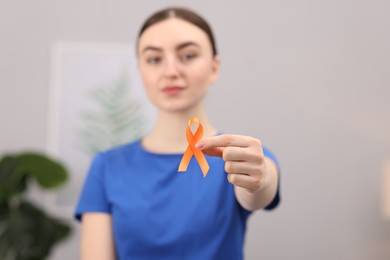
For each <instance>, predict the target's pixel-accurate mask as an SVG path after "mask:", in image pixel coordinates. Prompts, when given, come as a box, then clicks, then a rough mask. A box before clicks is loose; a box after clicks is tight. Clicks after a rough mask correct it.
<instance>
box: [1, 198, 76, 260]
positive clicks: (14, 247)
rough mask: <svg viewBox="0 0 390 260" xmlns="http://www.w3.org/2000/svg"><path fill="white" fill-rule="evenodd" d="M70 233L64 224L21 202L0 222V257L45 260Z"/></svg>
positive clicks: (33, 206) (29, 204)
mask: <svg viewBox="0 0 390 260" xmlns="http://www.w3.org/2000/svg"><path fill="white" fill-rule="evenodd" d="M70 232H71V229H70V226H69V225H68V224H66V223H65V222H63V221H61V220H58V219H55V218H52V217H49V216H47V215H46V214H45V212H43V211H42V210H41V209H39V208H37V207H36V206H35V205H33V204H31V203H29V202H23V203H21V204H20V205H19V207H16V208H13V209H11V210H10V211H8V214H7V215H6V216H4V217H3V218H2V219H1V220H0V256H3V257H4V258H5V259H7V258H11V259H20V260H32V259H36V260H38V259H45V258H47V257H48V256H49V254H50V252H51V250H52V248H53V246H54V245H55V244H56V243H58V242H59V241H61V240H63V239H65V238H66V237H67V236H69V234H70Z"/></svg>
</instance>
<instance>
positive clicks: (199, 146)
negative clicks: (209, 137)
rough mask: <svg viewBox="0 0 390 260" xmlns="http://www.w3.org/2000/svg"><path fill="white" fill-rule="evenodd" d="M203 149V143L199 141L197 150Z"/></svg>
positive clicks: (196, 145)
mask: <svg viewBox="0 0 390 260" xmlns="http://www.w3.org/2000/svg"><path fill="white" fill-rule="evenodd" d="M203 147H204V142H203V141H199V142H197V143H196V144H195V148H197V149H202V148H203Z"/></svg>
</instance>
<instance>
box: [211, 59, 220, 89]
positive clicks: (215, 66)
mask: <svg viewBox="0 0 390 260" xmlns="http://www.w3.org/2000/svg"><path fill="white" fill-rule="evenodd" d="M220 67H221V58H220V57H219V55H214V57H213V62H212V64H211V78H210V84H213V83H214V82H215V81H216V80H217V79H218V75H219V69H220Z"/></svg>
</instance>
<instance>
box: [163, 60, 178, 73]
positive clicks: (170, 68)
mask: <svg viewBox="0 0 390 260" xmlns="http://www.w3.org/2000/svg"><path fill="white" fill-rule="evenodd" d="M179 74H180V68H179V64H178V62H177V60H175V59H173V58H171V59H166V62H165V64H164V75H165V76H167V77H177V76H179Z"/></svg>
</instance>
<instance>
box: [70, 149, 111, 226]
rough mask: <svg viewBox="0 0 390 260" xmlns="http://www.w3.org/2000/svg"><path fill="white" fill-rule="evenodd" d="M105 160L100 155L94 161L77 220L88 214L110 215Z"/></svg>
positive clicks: (80, 199)
mask: <svg viewBox="0 0 390 260" xmlns="http://www.w3.org/2000/svg"><path fill="white" fill-rule="evenodd" d="M103 158H104V156H103V153H98V154H97V155H96V156H95V157H94V159H93V161H92V164H91V166H90V169H89V172H88V175H87V177H86V180H85V183H84V186H83V189H82V191H81V193H80V198H79V201H78V204H77V207H76V211H75V213H74V217H75V218H76V219H77V220H81V218H82V215H83V213H86V212H104V213H110V207H109V203H108V200H107V195H106V192H105V187H104V160H103Z"/></svg>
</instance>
